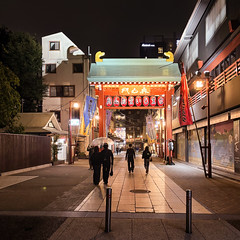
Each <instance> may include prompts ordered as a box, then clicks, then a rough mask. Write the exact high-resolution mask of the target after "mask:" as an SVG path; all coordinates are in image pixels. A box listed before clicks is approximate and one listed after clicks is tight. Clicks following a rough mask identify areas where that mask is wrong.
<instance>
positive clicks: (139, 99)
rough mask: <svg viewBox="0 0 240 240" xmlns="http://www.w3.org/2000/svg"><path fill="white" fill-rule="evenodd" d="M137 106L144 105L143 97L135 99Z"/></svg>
mask: <svg viewBox="0 0 240 240" xmlns="http://www.w3.org/2000/svg"><path fill="white" fill-rule="evenodd" d="M135 104H136V106H138V107H139V106H141V105H142V97H136V98H135Z"/></svg>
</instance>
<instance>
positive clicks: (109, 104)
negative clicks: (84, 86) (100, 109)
mask: <svg viewBox="0 0 240 240" xmlns="http://www.w3.org/2000/svg"><path fill="white" fill-rule="evenodd" d="M106 105H107V107H111V106H112V97H109V96H108V97H106Z"/></svg>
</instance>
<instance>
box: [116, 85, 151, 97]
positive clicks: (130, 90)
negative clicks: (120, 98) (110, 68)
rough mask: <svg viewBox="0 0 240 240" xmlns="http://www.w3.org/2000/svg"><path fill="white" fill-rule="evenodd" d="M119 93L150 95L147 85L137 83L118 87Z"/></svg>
mask: <svg viewBox="0 0 240 240" xmlns="http://www.w3.org/2000/svg"><path fill="white" fill-rule="evenodd" d="M119 94H120V95H134V96H136V95H150V87H149V86H144V85H143V86H138V85H132V86H129V85H125V86H120V87H119Z"/></svg>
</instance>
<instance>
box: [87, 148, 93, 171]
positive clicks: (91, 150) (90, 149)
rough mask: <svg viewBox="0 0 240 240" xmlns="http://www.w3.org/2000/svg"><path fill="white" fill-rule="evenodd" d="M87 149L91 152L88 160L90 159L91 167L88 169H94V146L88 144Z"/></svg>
mask: <svg viewBox="0 0 240 240" xmlns="http://www.w3.org/2000/svg"><path fill="white" fill-rule="evenodd" d="M87 151H88V152H89V154H88V160H89V169H88V170H90V169H91V170H92V169H93V165H92V160H91V156H92V154H93V152H94V147H91V146H90V145H88V147H87Z"/></svg>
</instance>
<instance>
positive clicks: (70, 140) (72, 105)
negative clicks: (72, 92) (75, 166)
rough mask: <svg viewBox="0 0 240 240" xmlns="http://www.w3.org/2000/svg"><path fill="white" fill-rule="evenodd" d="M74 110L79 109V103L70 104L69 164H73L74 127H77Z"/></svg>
mask: <svg viewBox="0 0 240 240" xmlns="http://www.w3.org/2000/svg"><path fill="white" fill-rule="evenodd" d="M72 108H74V109H78V108H79V104H78V103H77V102H71V101H70V102H69V121H68V156H69V157H68V159H69V160H68V164H72V163H73V160H72V126H73V125H75V123H74V122H73V121H72V120H74V119H72Z"/></svg>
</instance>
